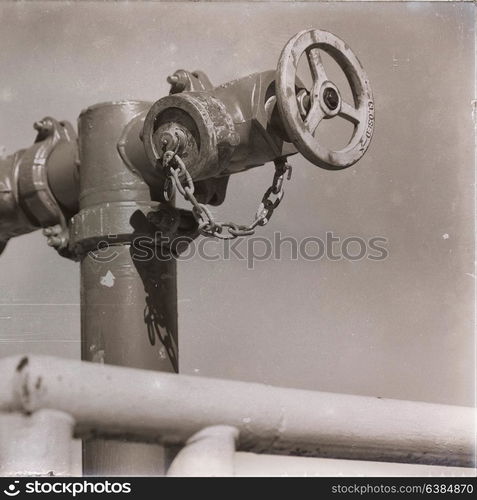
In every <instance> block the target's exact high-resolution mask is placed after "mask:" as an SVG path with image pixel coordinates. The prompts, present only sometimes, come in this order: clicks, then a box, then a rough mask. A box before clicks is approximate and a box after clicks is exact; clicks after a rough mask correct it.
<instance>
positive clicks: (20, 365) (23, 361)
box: [17, 356, 28, 372]
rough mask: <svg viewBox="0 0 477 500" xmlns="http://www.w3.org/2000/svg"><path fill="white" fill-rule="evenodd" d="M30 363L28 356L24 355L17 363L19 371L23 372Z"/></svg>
mask: <svg viewBox="0 0 477 500" xmlns="http://www.w3.org/2000/svg"><path fill="white" fill-rule="evenodd" d="M27 364H28V356H24V357H23V358H22V359H21V360H20V362H19V363H18V365H17V372H21V371H22V370H23V368H25V366H26V365H27Z"/></svg>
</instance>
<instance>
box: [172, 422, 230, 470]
mask: <svg viewBox="0 0 477 500" xmlns="http://www.w3.org/2000/svg"><path fill="white" fill-rule="evenodd" d="M238 435H239V431H238V429H237V428H235V427H230V426H227V425H214V426H212V427H206V428H205V429H202V430H200V431H199V432H197V433H196V434H194V435H193V436H191V437H190V438H189V439H188V440H187V442H186V444H185V446H184V447H183V448H182V449H181V451H180V452H179V453H178V454H177V456H176V458H175V459H174V461H173V462H172V464H171V466H170V467H169V470H168V471H167V475H168V476H173V477H174V476H179V477H229V476H233V475H235V470H234V461H235V443H236V441H237V438H238Z"/></svg>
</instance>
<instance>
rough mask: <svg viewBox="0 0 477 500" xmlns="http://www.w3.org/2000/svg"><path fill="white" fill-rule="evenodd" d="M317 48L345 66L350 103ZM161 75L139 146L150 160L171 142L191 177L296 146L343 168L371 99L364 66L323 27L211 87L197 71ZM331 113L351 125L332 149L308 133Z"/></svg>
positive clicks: (358, 144)
mask: <svg viewBox="0 0 477 500" xmlns="http://www.w3.org/2000/svg"><path fill="white" fill-rule="evenodd" d="M320 50H322V51H324V52H326V53H328V54H329V55H330V56H331V57H332V58H333V59H335V61H336V62H337V63H338V65H339V66H340V67H341V69H342V70H343V72H344V73H345V75H346V77H347V80H348V82H349V84H350V87H351V90H352V95H353V102H352V103H348V102H346V101H345V100H344V99H343V98H342V96H341V93H340V90H339V88H338V87H337V86H336V85H335V84H334V83H333V82H332V81H330V80H329V78H328V77H327V75H326V72H325V69H324V66H323V64H322V61H321V57H320ZM303 54H306V57H307V60H308V63H309V67H310V71H311V74H312V77H313V83H312V86H311V88H306V86H305V85H304V84H303V83H302V82H301V81H300V79H299V78H298V76H297V68H298V61H299V59H300V57H301V56H302V55H303ZM168 81H169V83H170V84H171V91H170V95H169V96H167V97H163V98H162V99H159V100H158V101H157V102H156V103H154V105H153V106H152V107H151V109H150V110H149V113H148V114H147V116H146V119H145V122H144V129H143V134H142V138H143V142H144V147H145V150H146V154H147V156H148V158H149V160H150V162H151V164H152V165H154V166H157V164H158V162H159V164H160V161H161V160H162V158H163V155H164V153H165V152H166V151H167V150H171V149H172V150H174V148H175V147H176V146H177V148H178V149H181V159H182V160H183V162H184V165H185V167H186V169H187V171H188V172H189V173H190V175H191V176H192V178H193V179H194V180H204V179H211V178H217V177H223V176H228V175H230V174H232V173H236V172H240V171H243V170H247V169H249V168H252V167H256V166H259V165H262V164H264V163H266V162H268V161H276V160H278V159H285V158H287V157H288V156H290V155H293V154H296V153H301V154H302V155H303V156H305V157H306V158H307V159H308V160H309V161H311V162H312V163H314V164H315V165H317V166H319V167H322V168H325V169H335V170H337V169H342V168H346V167H349V166H350V165H353V164H354V163H356V162H357V161H358V160H359V159H360V158H361V157H362V156H363V155H364V153H365V152H366V150H367V148H368V146H369V143H370V141H371V137H372V134H373V129H374V102H373V98H372V92H371V88H370V85H369V81H368V78H367V76H366V74H365V72H364V69H363V68H362V66H361V64H360V62H359V61H358V59H357V57H356V56H355V55H354V54H353V52H352V51H351V49H350V48H349V47H348V46H347V45H346V43H345V42H343V41H342V40H341V39H339V38H338V37H336V36H335V35H333V34H332V33H328V32H326V31H322V30H306V31H302V32H300V33H298V34H296V35H295V36H294V37H292V38H291V39H290V40H289V42H288V43H287V44H286V45H285V47H284V49H283V51H282V53H281V55H280V58H279V61H278V68H277V70H276V71H266V72H263V73H256V74H253V75H250V76H247V77H245V78H240V79H238V80H235V81H233V82H229V83H226V84H224V85H220V86H218V87H215V88H213V87H212V85H211V83H210V81H209V79H208V78H207V77H206V76H205V75H204V74H203V73H201V72H198V71H194V72H192V73H189V72H187V71H185V70H178V71H177V72H176V73H174V74H173V75H171V76H170V77H168ZM335 117H341V118H343V119H345V120H347V121H349V122H351V123H352V124H353V126H354V132H353V135H352V138H351V140H350V141H349V143H348V145H347V146H346V147H345V148H343V149H341V150H338V151H334V150H331V149H328V148H326V147H325V146H324V145H323V144H322V143H321V142H320V137H319V134H318V133H316V129H317V127H318V125H319V123H320V122H321V121H322V120H329V119H331V118H335ZM175 136H177V137H178V139H174V137H175ZM175 141H176V142H177V144H175ZM172 143H174V144H172ZM171 144H172V147H171Z"/></svg>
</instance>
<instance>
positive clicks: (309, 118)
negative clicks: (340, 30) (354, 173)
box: [276, 29, 374, 170]
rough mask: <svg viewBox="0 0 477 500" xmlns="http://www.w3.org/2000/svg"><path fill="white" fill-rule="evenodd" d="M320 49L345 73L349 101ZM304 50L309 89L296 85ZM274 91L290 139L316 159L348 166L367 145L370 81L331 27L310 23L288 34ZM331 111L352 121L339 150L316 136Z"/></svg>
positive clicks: (370, 130)
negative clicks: (310, 26) (348, 135)
mask: <svg viewBox="0 0 477 500" xmlns="http://www.w3.org/2000/svg"><path fill="white" fill-rule="evenodd" d="M320 50H323V51H324V52H326V53H327V54H329V55H330V56H331V57H332V58H333V59H334V60H335V61H336V62H337V63H338V65H339V66H340V68H341V69H342V70H343V72H344V73H345V75H346V78H347V80H348V82H349V85H350V87H351V91H352V94H353V100H354V102H353V103H348V102H346V101H344V100H343V99H342V97H341V94H340V91H339V89H338V87H337V86H336V85H335V84H334V83H333V82H331V81H330V80H329V79H328V77H327V75H326V72H325V68H324V66H323V63H322V61H321V56H320ZM303 53H306V57H307V59H308V64H309V66H310V70H311V74H312V77H313V84H312V88H311V90H310V92H309V94H308V92H307V91H304V90H301V91H300V90H299V89H298V88H297V86H296V82H297V77H296V72H297V68H298V61H299V60H300V57H301V55H302V54H303ZM297 90H298V92H297ZM276 96H277V104H278V109H279V111H280V115H281V117H282V121H283V124H284V127H285V130H286V132H287V134H288V136H289V138H290V140H291V141H292V142H293V144H294V145H295V147H296V148H297V149H298V151H299V152H300V153H301V154H302V155H303V156H304V157H305V158H307V159H308V160H309V161H311V162H312V163H314V164H315V165H318V166H319V167H322V168H326V169H328V170H340V169H343V168H346V167H350V166H351V165H353V164H354V163H356V162H357V161H358V160H359V159H360V158H361V157H362V156H363V155H364V153H365V152H366V150H367V149H368V146H369V143H370V141H371V137H372V135H373V130H374V102H373V94H372V91H371V87H370V85H369V81H368V78H367V76H366V73H365V71H364V69H363V67H362V66H361V63H360V62H359V60H358V58H357V57H356V56H355V55H354V53H353V52H352V51H351V49H350V48H349V47H348V45H347V44H346V43H345V42H343V40H341V39H340V38H338V37H337V36H335V35H333V34H332V33H329V32H327V31H322V30H315V29H312V30H306V31H301V32H300V33H297V34H296V35H295V36H294V37H293V38H291V39H290V41H289V42H288V43H287V44H286V45H285V47H284V49H283V51H282V53H281V55H280V60H279V61H278V68H277V79H276ZM306 100H308V106H307V105H306V104H307V103H306ZM334 117H341V118H344V119H345V120H347V121H349V122H351V123H352V124H353V125H354V131H353V135H352V137H351V139H350V141H349V143H348V144H347V145H346V146H345V147H344V148H343V149H341V150H339V151H334V150H332V149H328V148H327V147H325V146H323V145H322V144H320V142H319V140H318V138H317V137H315V131H316V129H317V127H318V125H319V124H320V122H321V121H322V120H324V119H330V118H334Z"/></svg>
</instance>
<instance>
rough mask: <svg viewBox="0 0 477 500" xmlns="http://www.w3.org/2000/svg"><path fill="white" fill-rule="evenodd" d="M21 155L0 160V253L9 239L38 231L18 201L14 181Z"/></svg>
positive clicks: (35, 222)
mask: <svg viewBox="0 0 477 500" xmlns="http://www.w3.org/2000/svg"><path fill="white" fill-rule="evenodd" d="M22 153H23V151H18V152H17V153H15V154H14V155H11V156H8V157H7V158H4V159H2V158H0V253H1V252H2V251H3V249H4V248H5V246H6V244H7V243H8V240H9V239H10V238H13V237H15V236H20V235H22V234H26V233H30V232H32V231H35V230H36V229H38V222H37V221H35V220H31V219H30V218H29V217H28V214H27V213H26V212H25V211H24V210H23V208H22V207H21V205H20V200H19V199H18V186H17V183H16V179H17V177H18V160H19V158H20V157H21V154H22Z"/></svg>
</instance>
